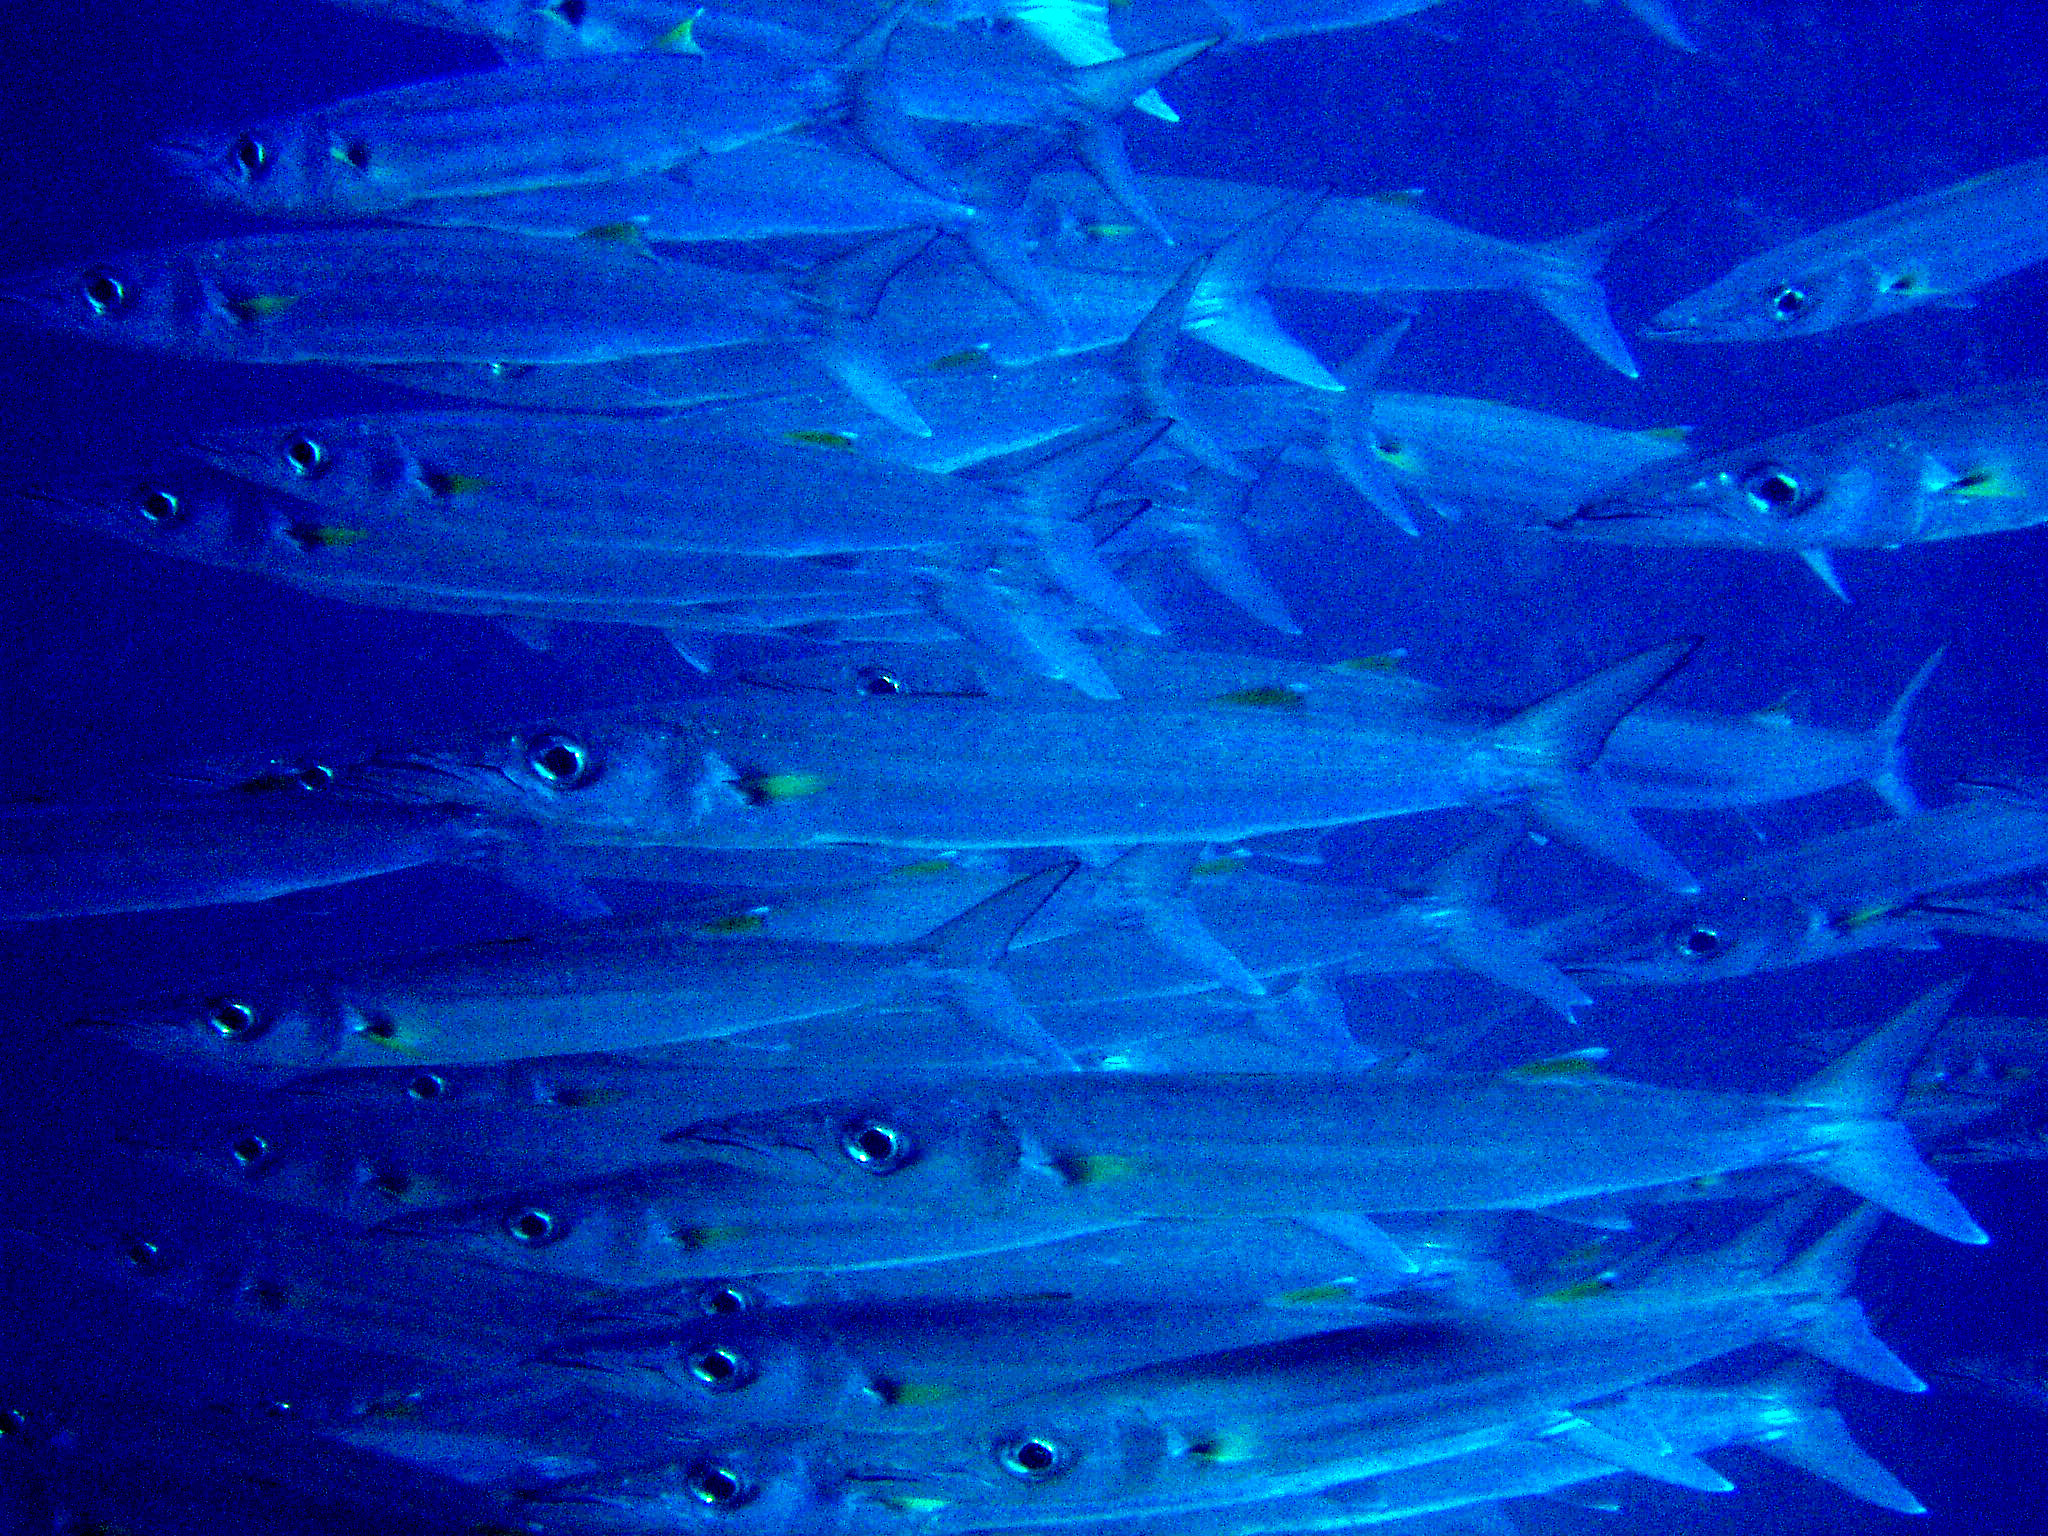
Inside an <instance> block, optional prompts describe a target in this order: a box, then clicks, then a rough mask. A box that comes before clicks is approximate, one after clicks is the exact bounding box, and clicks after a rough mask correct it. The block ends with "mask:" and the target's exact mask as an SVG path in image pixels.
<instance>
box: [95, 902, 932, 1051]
mask: <svg viewBox="0 0 2048 1536" xmlns="http://www.w3.org/2000/svg"><path fill="white" fill-rule="evenodd" d="M915 968H916V957H915V956H914V955H913V954H912V953H911V952H909V951H908V950H898V949H895V948H893V947H879V948H869V949H866V950H862V949H859V948H848V947H846V946H844V945H826V944H802V943H797V942H781V941H775V940H751V941H747V942H734V943H721V942H716V941H705V940H702V939H698V940H694V941H693V940H691V939H689V938H686V937H683V936H682V935H679V934H678V933H676V932H674V931H672V930H671V929H670V928H669V927H668V926H667V925H664V924H660V923H655V924H651V925H648V924H641V925H628V926H622V927H613V926H610V925H597V926H595V927H592V928H589V929H584V930H569V931H566V932H564V933H561V934H557V935H551V936H543V937H539V938H534V939H527V940H517V941H510V942H495V943H486V944H478V945H469V946H464V947H462V948H458V949H450V950H441V951H437V952H433V953H429V954H425V955H420V956H416V957H411V958H405V959H396V960H389V961H384V962H381V963H377V964H373V965H366V966H361V967H355V968H351V969H349V970H346V971H341V972H335V973H330V974H326V975H319V976H309V977H304V978H284V979H281V980H279V981H278V982H275V983H271V984H268V985H265V984H260V983H259V984H257V985H255V986H253V987H251V988H249V989H248V990H247V992H246V995H244V994H241V993H238V994H236V995H234V996H232V997H228V998H225V999H223V998H218V997H216V998H211V999H203V1000H199V1001H197V1002H194V1003H189V1004H181V1005H176V1006H173V1007H172V1008H170V1009H168V1010H166V1011H165V1012H164V1013H162V1014H155V1013H152V1014H151V1015H150V1016H149V1021H146V1022H144V1023H143V1024H142V1025H141V1026H140V1033H138V1035H137V1037H136V1038H137V1039H138V1042H139V1043H149V1042H150V1041H151V1040H155V1041H156V1042H157V1043H159V1044H161V1045H162V1046H163V1048H165V1049H170V1050H179V1049H181V1048H182V1050H183V1051H184V1052H187V1053H191V1054H197V1055H199V1056H200V1057H201V1059H208V1060H218V1061H222V1062H226V1061H229V1060H232V1061H234V1062H235V1063H236V1064H239V1065H245V1066H252V1067H253V1066H259V1065H260V1066H266V1067H290V1068H294V1069H300V1070H306V1071H312V1070H315V1069H319V1068H327V1067H338V1066H387V1065H390V1064H391V1063H392V1062H394V1061H402V1062H408V1063H415V1064H418V1065H422V1066H424V1065H429V1064H432V1063H437V1062H461V1061H515V1060H519V1059H521V1058H524V1057H529V1056H545V1055H551V1054H552V1055H574V1054H578V1053H582V1052H591V1051H630V1050H635V1049H639V1048H642V1047H645V1046H651V1045H664V1044H670V1043H674V1042H677V1041H683V1040H706V1039H716V1038H718V1037H720V1036H724V1035H735V1034H741V1033H744V1032H745V1031H746V1030H749V1029H754V1028H759V1027H762V1026H766V1025H770V1024H776V1023H789V1022H793V1021H796V1020H799V1019H805V1018H813V1017H818V1016H821V1015H825V1014H832V1013H841V1012H846V1011H849V1010H852V1009H857V1008H861V1007H863V1006H868V1005H873V1004H876V1003H879V1002H881V1001H883V1000H885V999H886V998H888V997H889V996H890V994H891V993H892V992H894V991H895V990H896V989H897V987H898V986H899V985H902V984H903V983H904V982H905V981H906V980H907V978H908V977H909V975H910V973H911V972H912V971H913V970H914V969H915ZM224 1021H225V1023H224Z"/></svg>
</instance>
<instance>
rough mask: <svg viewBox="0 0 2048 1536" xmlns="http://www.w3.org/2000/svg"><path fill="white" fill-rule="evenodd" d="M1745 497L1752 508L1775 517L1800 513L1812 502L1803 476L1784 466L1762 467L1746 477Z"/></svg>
mask: <svg viewBox="0 0 2048 1536" xmlns="http://www.w3.org/2000/svg"><path fill="white" fill-rule="evenodd" d="M1742 494H1743V495H1744V496H1746V497H1748V498H1749V504H1750V506H1751V507H1752V508H1754V509H1755V510H1756V511H1758V512H1762V513H1766V514H1768V515H1769V516H1772V517H1784V516H1786V515H1787V514H1789V513H1793V512H1797V511H1798V510H1799V509H1800V508H1801V507H1803V506H1804V505H1805V504H1806V503H1807V501H1808V500H1810V499H1811V498H1810V496H1809V494H1808V492H1807V489H1806V487H1805V486H1804V485H1802V484H1800V482H1799V477H1798V476H1797V475H1795V474H1793V473H1792V471H1791V470H1789V469H1786V468H1785V467H1784V466H1783V465H1780V464H1759V465H1757V466H1756V468H1754V469H1752V470H1750V471H1748V472H1747V473H1746V474H1744V475H1743V477H1742Z"/></svg>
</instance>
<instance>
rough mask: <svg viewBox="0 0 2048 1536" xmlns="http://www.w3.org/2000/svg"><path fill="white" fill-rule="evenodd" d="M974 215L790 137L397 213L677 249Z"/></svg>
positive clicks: (850, 156) (876, 168) (865, 162)
mask: <svg viewBox="0 0 2048 1536" xmlns="http://www.w3.org/2000/svg"><path fill="white" fill-rule="evenodd" d="M974 216H975V212H974V210H973V209H972V208H969V207H967V206H965V205H963V204H961V203H956V202H949V201H947V200H946V199H944V198H941V197H935V196H933V195H932V194H931V193H929V192H925V191H921V190H919V188H917V187H916V186H915V185H913V184H912V183H911V182H909V181H906V180H905V179H904V178H903V177H901V176H899V175H897V174H896V172H894V171H892V170H890V169H889V168H888V167H887V166H885V165H883V164H882V163H881V162H880V161H879V160H876V159H874V158H872V157H871V156H868V155H864V154H860V153H857V152H852V151H847V150H839V149H834V148H832V147H830V146H829V145H827V144H825V143H823V142H822V141H819V140H816V139H806V138H800V137H794V136H784V137H780V138H773V139H761V140H757V141H756V142H754V143H751V144H748V145H746V146H745V147H743V148H741V149H737V150H734V151H733V152H731V153H729V154H720V155H707V156H704V157H701V158H699V159H697V160H693V161H691V162H690V163H689V164H688V165H686V166H678V167H675V168H673V169H671V170H669V171H666V172H662V173H657V174H645V175H638V176H632V177H628V178H625V179H622V180H616V181H600V182H578V183H575V184H572V185H566V186H550V187H544V188H539V189H529V190H517V191H511V192H500V193H497V194H495V195H489V196H476V197H437V198H434V199H432V200H430V201H423V202H417V203H411V204H408V205H407V206H406V207H404V208H403V209H401V210H398V212H397V217H399V218H401V219H403V220H404V221H405V222H406V223H409V224H434V225H440V226H444V227H449V228H464V229H502V230H509V231H511V232H513V233H515V234H525V235H550V236H555V237H566V236H575V235H584V234H588V233H589V232H591V231H592V230H600V231H611V230H620V231H625V230H631V231H632V232H633V234H634V235H636V236H637V237H638V238H640V239H643V240H654V241H674V242H679V243H680V242H689V241H704V240H765V239H772V238H774V237H777V236H790V235H843V234H863V233H867V232H871V231H876V230H888V229H904V228H907V227H909V226H912V225H930V226H933V227H950V226H957V225H960V224H962V223H964V222H966V221H967V220H970V219H972V218H973V217H974Z"/></svg>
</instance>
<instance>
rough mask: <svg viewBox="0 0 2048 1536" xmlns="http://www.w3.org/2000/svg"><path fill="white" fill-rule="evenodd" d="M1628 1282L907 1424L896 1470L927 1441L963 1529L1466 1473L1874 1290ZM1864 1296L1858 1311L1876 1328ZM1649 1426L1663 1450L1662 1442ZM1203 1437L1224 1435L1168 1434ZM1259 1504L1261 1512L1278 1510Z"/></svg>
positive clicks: (1160, 1368) (1167, 1510) (925, 1488)
mask: <svg viewBox="0 0 2048 1536" xmlns="http://www.w3.org/2000/svg"><path fill="white" fill-rule="evenodd" d="M1766 1283H1767V1284H1768V1283H1769V1282H1766ZM1610 1299H1617V1300H1618V1302H1619V1304H1618V1305H1616V1306H1614V1307H1612V1308H1608V1307H1604V1306H1601V1305H1598V1304H1597V1303H1596V1304H1592V1305H1588V1306H1586V1307H1583V1308H1560V1309H1557V1310H1558V1311H1559V1312H1562V1313H1566V1314H1568V1315H1565V1316H1552V1317H1544V1316H1543V1315H1542V1314H1541V1310H1540V1309H1539V1308H1537V1307H1533V1306H1532V1307H1527V1308H1523V1309H1520V1310H1518V1311H1507V1312H1486V1313H1476V1314H1452V1315H1450V1316H1447V1317H1441V1318H1434V1319H1426V1320H1409V1321H1404V1322H1380V1323H1369V1324H1365V1325H1363V1326H1360V1327H1356V1328H1346V1329H1338V1330H1333V1331H1331V1332H1329V1333H1325V1334H1321V1335H1317V1336H1312V1337H1308V1338H1302V1339H1296V1340H1286V1341H1281V1342H1277V1343H1272V1344H1260V1345H1251V1346H1247V1347H1244V1348H1239V1349H1231V1350H1225V1351H1221V1352H1218V1353H1216V1354H1213V1355H1207V1356H1193V1357H1189V1358H1186V1359H1183V1360H1179V1361H1172V1362H1166V1363H1163V1364H1160V1365H1156V1366H1143V1367H1139V1368H1137V1369H1135V1370H1130V1371H1125V1372H1121V1373H1118V1374H1116V1375H1114V1376H1104V1377H1101V1378H1097V1379H1095V1380H1092V1381H1087V1382H1079V1383H1073V1384H1070V1385H1068V1386H1066V1387H1063V1388H1059V1389H1054V1390H1049V1391H1045V1392H1037V1393H1032V1394H1029V1395H1028V1396H1025V1397H1020V1398H1016V1399H1012V1400H1011V1401H1010V1402H1008V1403H1005V1404H1001V1405H999V1406H998V1407H997V1408H995V1409H994V1410H992V1411H990V1412H987V1413H983V1414H976V1415H975V1416H974V1419H975V1422H974V1423H973V1424H972V1425H963V1426H961V1427H960V1428H957V1429H949V1430H948V1431H945V1432H943V1433H941V1434H940V1435H938V1436H934V1437H932V1438H931V1439H929V1440H927V1439H923V1438H919V1439H906V1440H905V1441H904V1444H903V1449H902V1450H901V1451H900V1452H899V1453H897V1455H896V1457H895V1458H894V1465H893V1466H891V1468H890V1470H891V1471H898V1470H902V1471H908V1470H909V1469H910V1468H913V1467H915V1466H916V1465H917V1464H918V1462H919V1459H920V1457H923V1458H927V1460H926V1462H925V1464H926V1466H927V1467H929V1469H930V1470H929V1471H928V1472H927V1473H926V1474H925V1475H924V1476H923V1477H917V1476H916V1474H915V1473H911V1474H910V1480H913V1481H912V1487H911V1488H909V1489H906V1490H904V1491H905V1492H915V1493H920V1494H922V1493H930V1494H932V1495H934V1496H941V1495H942V1494H950V1495H951V1496H952V1498H953V1499H954V1500H955V1501H956V1502H955V1503H954V1505H953V1506H952V1507H950V1508H949V1510H948V1512H947V1519H948V1522H949V1524H955V1523H956V1524H957V1526H958V1528H961V1529H969V1528H985V1529H1007V1528H1018V1527H1030V1526H1034V1525H1038V1524H1041V1523H1042V1524H1045V1525H1047V1526H1063V1525H1069V1524H1074V1523H1079V1522H1083V1521H1087V1520H1089V1519H1091V1518H1099V1517H1101V1516H1103V1515H1107V1514H1110V1513H1111V1512H1112V1511H1113V1512H1114V1513H1115V1515H1116V1516H1118V1517H1123V1518H1128V1517H1129V1516H1132V1515H1142V1514H1158V1515H1165V1514H1171V1513H1176V1512H1186V1511H1205V1510H1207V1511H1221V1510H1224V1509H1226V1508H1228V1507H1230V1506H1238V1505H1246V1504H1251V1503H1253V1502H1254V1501H1258V1500H1263V1499H1272V1498H1278V1497H1298V1496H1301V1495H1306V1494H1314V1493H1318V1492H1321V1491H1323V1490H1325V1489H1330V1488H1333V1487H1337V1486H1340V1485H1342V1484H1344V1483H1348V1482H1352V1481H1354V1480H1356V1479H1358V1478H1365V1477H1384V1476H1388V1475H1390V1474H1400V1473H1403V1472H1405V1471H1408V1470H1411V1469H1422V1468H1430V1467H1441V1468H1442V1471H1443V1475H1444V1476H1446V1477H1451V1476H1455V1475H1457V1471H1458V1470H1459V1469H1458V1467H1457V1462H1458V1459H1459V1458H1463V1457H1467V1456H1472V1455H1475V1454H1478V1455H1482V1456H1483V1455H1490V1454H1493V1453H1494V1452H1495V1451H1497V1450H1498V1449H1499V1448H1502V1447H1505V1446H1509V1445H1512V1444H1515V1443H1518V1442H1525V1441H1528V1440H1530V1439H1535V1438H1539V1437H1543V1436H1545V1435H1546V1434H1555V1435H1556V1436H1557V1437H1558V1439H1560V1440H1562V1441H1563V1443H1564V1444H1566V1445H1570V1444H1572V1443H1573V1439H1574V1431H1573V1428H1572V1425H1573V1422H1574V1420H1575V1419H1576V1420H1577V1421H1578V1422H1580V1423H1590V1424H1592V1425H1595V1426H1598V1425H1600V1424H1601V1423H1603V1422H1614V1423H1616V1424H1617V1425H1618V1426H1628V1425H1630V1424H1631V1423H1632V1420H1631V1419H1630V1418H1629V1417H1628V1416H1626V1415H1624V1416H1621V1417H1619V1418H1618V1419H1613V1420H1607V1419H1603V1416H1602V1415H1601V1413H1600V1411H1599V1410H1597V1409H1592V1408H1588V1409H1586V1410H1585V1411H1584V1413H1583V1415H1580V1414H1576V1413H1574V1412H1573V1410H1574V1409H1576V1408H1577V1407H1578V1405H1581V1404H1588V1403H1592V1402H1597V1401H1598V1400H1599V1399H1600V1398H1602V1397H1605V1396H1608V1395H1611V1394H1614V1393H1619V1392H1626V1391H1629V1390H1631V1389H1632V1388H1635V1387H1637V1386H1639V1385H1641V1384H1642V1383H1644V1382H1646V1381H1648V1380H1650V1379H1652V1378H1654V1377H1657V1376H1660V1375H1665V1374H1669V1373H1671V1372H1674V1371H1677V1370H1682V1369H1685V1368H1687V1367H1689V1366H1693V1365H1698V1364H1701V1363H1703V1362H1705V1361H1708V1360H1713V1359H1717V1358H1719V1357H1721V1356H1723V1355H1726V1354H1730V1353H1733V1352H1734V1351H1736V1350H1738V1349H1742V1348H1745V1347H1748V1346H1749V1345H1752V1344H1756V1343H1762V1342H1765V1341H1767V1340H1773V1339H1786V1340H1788V1341H1790V1340H1796V1339H1798V1338H1799V1337H1801V1335H1802V1334H1803V1333H1805V1332H1806V1331H1807V1330H1809V1329H1812V1328H1815V1327H1816V1326H1824V1325H1825V1323H1826V1322H1827V1320H1828V1319H1829V1317H1830V1315H1831V1314H1835V1313H1840V1312H1844V1311H1854V1308H1855V1304H1854V1303H1852V1302H1844V1301H1842V1300H1841V1299H1840V1298H1839V1296H1837V1295H1831V1294H1827V1293H1826V1292H1825V1291H1824V1290H1821V1289H1820V1288H1819V1287H1816V1288H1815V1290H1814V1291H1813V1292H1810V1293H1794V1294H1771V1293H1770V1292H1768V1291H1760V1289H1759V1288H1757V1287H1753V1286H1750V1287H1745V1286H1738V1285H1733V1284H1728V1285H1724V1286H1722V1287H1720V1288H1718V1289H1717V1290H1716V1291H1713V1292H1707V1293H1699V1292H1695V1293H1693V1294H1679V1295H1669V1294H1643V1295H1630V1296H1624V1297H1621V1298H1610ZM1854 1315H1855V1321H1854V1323H1853V1324H1850V1325H1849V1326H1850V1327H1852V1328H1854V1329H1855V1330H1858V1331H1860V1332H1861V1333H1862V1335H1863V1337H1865V1338H1868V1337H1869V1335H1868V1330H1867V1326H1865V1325H1864V1324H1863V1323H1862V1320H1861V1315H1860V1311H1859V1312H1854ZM1871 1342H1872V1343H1873V1344H1875V1341H1874V1340H1872V1341H1871ZM1876 1348H1877V1349H1878V1350H1879V1351H1882V1350H1883V1346H1882V1345H1876ZM1623 1433H1624V1434H1628V1433H1630V1431H1629V1430H1628V1429H1626V1428H1624V1429H1623ZM1633 1435H1634V1436H1635V1437H1640V1438H1639V1439H1638V1441H1637V1444H1636V1445H1635V1446H1634V1447H1631V1446H1629V1445H1617V1444H1616V1443H1615V1441H1614V1440H1613V1439H1611V1438H1604V1432H1603V1436H1601V1437H1581V1438H1580V1439H1579V1443H1580V1444H1590V1445H1595V1446H1604V1447H1605V1448H1608V1449H1610V1450H1612V1451H1613V1453H1614V1462H1613V1463H1611V1464H1622V1463H1628V1464H1633V1465H1634V1466H1635V1467H1636V1468H1638V1469H1647V1467H1648V1466H1649V1465H1651V1464H1653V1463H1654V1462H1655V1461H1656V1459H1657V1457H1658V1456H1659V1455H1661V1454H1664V1453H1665V1452H1664V1447H1666V1446H1668V1442H1666V1441H1662V1440H1661V1437H1659V1436H1658V1435H1657V1434H1656V1432H1655V1431H1650V1432H1648V1433H1647V1434H1645V1432H1644V1431H1642V1430H1640V1429H1637V1430H1634V1431H1633ZM1645 1442H1647V1446H1649V1447H1657V1449H1656V1450H1655V1451H1652V1452H1651V1453H1650V1454H1648V1455H1645V1454H1643V1451H1644V1449H1645ZM1189 1444H1192V1445H1196V1446H1213V1447H1215V1448H1216V1450H1215V1451H1214V1452H1213V1453H1211V1454H1209V1455H1200V1454H1188V1453H1186V1452H1182V1453H1180V1454H1174V1453H1173V1452H1172V1451H1171V1450H1170V1449H1169V1448H1170V1447H1173V1446H1175V1445H1189ZM1024 1446H1032V1447H1036V1448H1040V1450H1041V1452H1042V1453H1041V1454H1036V1455H1034V1454H1032V1453H1031V1452H1025V1457H1026V1459H1027V1470H1028V1471H1030V1472H1031V1473H1032V1475H1030V1476H1026V1475H1023V1474H1022V1473H1020V1472H1017V1471H1013V1470H1011V1464H1012V1463H1013V1462H1014V1461H1015V1459H1016V1451H1017V1449H1018V1448H1021V1447H1024ZM1632 1449H1633V1450H1634V1452H1635V1454H1634V1455H1631V1450H1632ZM1005 1452H1009V1453H1010V1455H1009V1457H1007V1458H1006V1456H1005ZM883 1454H886V1453H883ZM887 1464H888V1463H885V1465H887ZM877 1470H879V1469H877ZM1463 1470H1464V1471H1466V1472H1469V1471H1470V1470H1471V1464H1470V1463H1467V1464H1466V1466H1465V1467H1464V1468H1463ZM1688 1475H1689V1476H1691V1477H1694V1478H1705V1479H1709V1480H1710V1481H1707V1482H1705V1484H1704V1486H1708V1487H1722V1488H1725V1486H1726V1484H1725V1481H1722V1482H1715V1481H1711V1479H1712V1478H1713V1474H1712V1473H1711V1472H1710V1471H1707V1470H1705V1469H1696V1470H1693V1471H1691V1472H1690V1473H1689V1474H1688V1473H1685V1472H1680V1471H1678V1470H1675V1469H1674V1471H1673V1472H1672V1473H1671V1476H1672V1477H1673V1479H1674V1480H1683V1479H1684V1478H1685V1477H1687V1476H1688ZM1693 1486H1696V1487H1697V1486H1702V1483H1700V1482H1697V1481H1695V1482H1694V1483H1693ZM1250 1513H1251V1516H1252V1522H1253V1523H1252V1524H1251V1525H1250V1529H1252V1530H1259V1529H1263V1528H1264V1527H1262V1526H1260V1525H1259V1524H1258V1523H1257V1520H1258V1513H1257V1511H1256V1510H1254V1511H1251V1512H1250ZM1340 1524H1341V1522H1340ZM1215 1528H1219V1527H1212V1526H1210V1525H1207V1524H1205V1523H1196V1524H1195V1525H1194V1529H1196V1530H1209V1529H1215ZM1220 1528H1235V1527H1220ZM1277 1528H1278V1529H1285V1528H1286V1527H1285V1526H1284V1525H1282V1526H1279V1527H1277Z"/></svg>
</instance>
